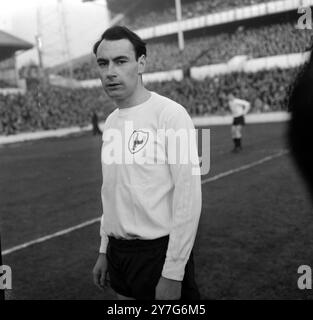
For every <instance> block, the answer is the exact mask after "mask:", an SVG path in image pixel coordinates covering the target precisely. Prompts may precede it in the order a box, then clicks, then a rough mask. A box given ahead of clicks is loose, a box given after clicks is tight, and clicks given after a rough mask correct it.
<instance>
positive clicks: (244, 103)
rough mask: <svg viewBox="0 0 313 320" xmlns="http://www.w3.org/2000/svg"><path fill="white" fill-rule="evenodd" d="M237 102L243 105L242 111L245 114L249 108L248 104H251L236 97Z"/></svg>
mask: <svg viewBox="0 0 313 320" xmlns="http://www.w3.org/2000/svg"><path fill="white" fill-rule="evenodd" d="M237 102H238V103H240V104H241V105H242V106H243V107H244V111H243V113H244V114H247V113H248V112H249V110H250V106H251V104H250V102H248V101H246V100H243V99H237Z"/></svg>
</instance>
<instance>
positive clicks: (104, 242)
mask: <svg viewBox="0 0 313 320" xmlns="http://www.w3.org/2000/svg"><path fill="white" fill-rule="evenodd" d="M108 243H109V238H108V237H107V236H102V237H101V244H100V250H99V252H100V253H107V246H108Z"/></svg>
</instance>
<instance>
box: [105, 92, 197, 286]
mask: <svg viewBox="0 0 313 320" xmlns="http://www.w3.org/2000/svg"><path fill="white" fill-rule="evenodd" d="M132 127H133V128H132ZM168 129H173V130H172V131H165V130H168ZM179 129H187V130H185V131H184V132H187V133H188V135H187V138H188V139H187V140H186V139H182V140H181V147H180V148H178V147H176V146H175V144H174V140H175V139H173V135H170V134H169V135H168V134H164V132H172V133H173V132H175V133H177V132H178V131H177V130H179ZM162 130H163V131H162ZM189 130H194V125H193V123H192V120H191V118H190V117H189V115H188V113H187V111H186V110H185V108H184V107H182V106H181V105H179V104H177V103H176V102H174V101H172V100H170V99H168V98H166V97H163V96H161V95H158V94H157V93H154V92H151V97H150V98H149V99H148V100H147V101H146V102H144V103H142V104H140V105H137V106H135V107H130V108H125V109H116V110H115V111H113V112H112V113H111V114H110V116H109V117H108V118H107V120H106V123H105V128H104V131H103V145H102V152H101V153H102V155H101V158H102V160H101V162H102V174H103V185H102V189H101V198H102V205H103V214H102V218H101V227H100V235H101V246H100V252H103V253H105V252H106V248H107V244H108V236H113V237H116V238H124V239H156V238H160V237H163V236H166V235H169V236H170V237H169V244H168V250H167V253H166V260H165V263H164V267H163V271H162V276H163V277H166V278H169V279H174V280H178V281H181V280H182V279H183V276H184V269H185V265H186V263H187V261H188V258H189V255H190V252H191V249H192V247H193V244H194V240H195V236H196V231H197V227H198V223H199V218H200V212H201V178H200V175H199V173H200V169H199V162H198V161H199V159H198V153H197V146H196V139H195V137H194V136H192V134H190V132H189ZM180 132H182V131H180ZM118 136H119V137H118ZM190 146H191V147H190ZM181 150H183V152H182V154H180V153H179V152H180V151H181ZM188 153H189V154H188ZM175 156H177V160H178V161H176V162H178V163H169V162H174V161H173V160H174V158H175ZM190 159H193V160H195V159H196V161H191V160H190ZM113 160H114V161H113ZM179 160H182V161H185V162H184V163H183V164H182V163H180V162H181V161H179ZM131 161H133V163H129V162H131ZM116 162H117V163H116ZM147 162H148V163H147ZM192 170H194V171H195V172H196V173H198V175H193V174H192V173H193V171H192Z"/></svg>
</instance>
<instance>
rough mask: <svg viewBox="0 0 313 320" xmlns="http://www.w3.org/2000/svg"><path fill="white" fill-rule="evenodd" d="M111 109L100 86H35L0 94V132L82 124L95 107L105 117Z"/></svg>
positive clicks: (89, 119)
mask: <svg viewBox="0 0 313 320" xmlns="http://www.w3.org/2000/svg"><path fill="white" fill-rule="evenodd" d="M112 109H113V106H112V104H111V102H110V101H109V100H108V99H107V97H106V96H105V95H101V90H100V88H90V89H76V90H75V89H65V88H57V87H52V86H49V87H44V86H38V87H37V88H35V87H33V88H32V89H30V90H28V91H27V92H26V94H14V95H13V94H12V95H11V94H8V95H1V94H0V134H5V135H8V134H14V133H18V132H31V131H38V130H48V129H58V128H65V127H71V126H84V125H88V124H90V122H91V117H92V113H93V112H94V111H95V112H96V113H97V114H98V116H99V118H100V119H105V118H106V116H107V113H108V112H110V111H111V110H112Z"/></svg>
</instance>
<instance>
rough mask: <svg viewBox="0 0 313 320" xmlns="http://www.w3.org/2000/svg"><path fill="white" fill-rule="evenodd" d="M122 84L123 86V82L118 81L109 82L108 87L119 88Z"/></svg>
mask: <svg viewBox="0 0 313 320" xmlns="http://www.w3.org/2000/svg"><path fill="white" fill-rule="evenodd" d="M120 86H121V84H120V83H117V82H113V83H108V84H107V85H106V87H107V88H108V89H116V88H119V87H120Z"/></svg>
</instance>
